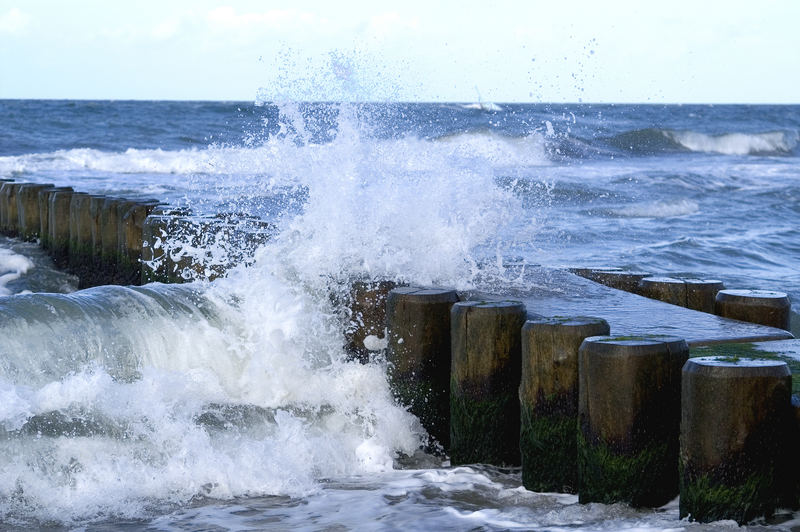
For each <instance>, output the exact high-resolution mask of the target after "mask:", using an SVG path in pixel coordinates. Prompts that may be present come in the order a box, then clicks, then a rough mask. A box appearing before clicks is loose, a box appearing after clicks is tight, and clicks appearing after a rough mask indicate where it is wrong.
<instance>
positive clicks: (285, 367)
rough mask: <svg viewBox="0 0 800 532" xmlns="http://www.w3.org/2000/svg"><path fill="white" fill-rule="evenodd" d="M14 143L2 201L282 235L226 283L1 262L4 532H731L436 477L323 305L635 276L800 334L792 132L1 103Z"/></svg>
mask: <svg viewBox="0 0 800 532" xmlns="http://www.w3.org/2000/svg"><path fill="white" fill-rule="evenodd" d="M0 124H2V125H1V126H0V178H12V179H17V180H21V181H34V182H48V183H54V184H68V185H71V186H73V187H74V188H76V189H77V190H83V191H90V192H103V193H108V194H112V195H118V196H123V197H142V198H143V197H155V198H158V199H165V200H167V201H169V202H170V203H171V204H173V205H180V206H188V207H191V208H192V209H193V210H194V211H195V212H199V213H220V212H235V213H239V214H240V215H241V214H250V215H254V216H258V217H260V218H263V219H265V220H269V221H270V222H273V223H274V224H275V227H276V231H275V234H274V236H273V238H272V239H271V240H270V241H269V242H268V243H267V244H266V245H265V246H263V247H262V248H260V249H259V250H258V252H257V253H256V255H255V257H254V260H253V263H252V264H251V265H249V266H248V267H240V268H237V269H234V270H233V271H231V272H230V274H229V275H228V276H227V277H226V278H224V279H219V280H217V281H214V282H213V283H194V284H190V285H180V286H166V285H158V284H154V285H148V286H144V287H139V288H125V287H101V288H96V289H91V290H86V291H80V292H74V285H75V283H74V279H70V278H69V277H67V276H64V275H63V274H60V273H58V272H56V271H55V270H52V269H51V267H50V266H49V265H48V264H47V261H46V259H45V258H44V257H42V256H41V254H37V252H36V249H35V247H34V246H32V245H30V244H22V243H16V242H14V241H11V240H2V241H0V525H2V526H3V527H4V528H13V527H18V528H37V527H39V528H40V527H50V528H53V529H62V528H65V529H70V528H75V527H83V529H86V530H108V529H131V530H139V529H152V530H194V529H208V530H217V529H232V530H263V529H287V528H310V529H349V528H354V529H380V530H383V529H413V528H426V529H465V530H472V529H478V530H481V529H486V530H495V529H531V528H535V529H547V530H575V529H580V530H622V529H627V530H642V529H653V530H675V529H709V530H720V529H724V528H727V527H731V526H733V525H732V524H731V523H715V524H712V525H703V526H701V525H697V524H694V523H689V522H687V521H680V520H678V512H677V506H676V505H675V504H674V503H673V504H671V505H668V506H667V507H665V508H662V509H658V510H653V511H646V510H634V509H631V508H628V507H627V506H624V505H612V506H607V505H600V504H591V505H579V504H577V500H576V498H575V497H573V496H568V495H559V494H538V493H532V492H528V491H526V490H524V489H523V488H521V487H520V479H519V472H518V471H515V470H499V469H497V468H491V467H486V466H482V465H475V466H473V467H459V468H440V467H439V466H440V465H441V460H440V459H438V458H436V457H434V456H428V455H425V454H423V453H421V452H420V451H419V450H418V449H419V448H420V445H421V444H422V443H423V442H424V439H425V435H424V433H423V431H422V429H421V427H420V426H419V424H418V422H417V421H416V419H414V418H413V416H411V415H410V414H409V413H408V412H406V411H405V409H404V408H402V407H401V406H399V405H397V404H395V402H394V400H393V398H392V395H391V392H390V390H389V388H388V385H387V383H386V379H385V367H384V363H383V361H382V358H381V355H380V353H377V354H376V356H375V357H374V360H373V361H372V362H371V363H369V364H360V363H358V362H353V361H350V360H348V358H347V356H346V354H345V352H344V350H343V348H342V345H343V341H344V340H343V337H342V330H343V327H344V321H345V319H346V317H345V316H344V315H343V314H342V311H341V309H340V308H338V307H337V306H336V305H334V304H333V303H332V301H334V300H335V299H336V297H335V296H336V293H337V292H339V291H341V290H344V289H345V287H346V286H347V283H348V281H350V280H352V279H356V278H364V277H380V278H390V279H396V280H399V281H404V282H409V283H418V284H425V285H442V286H451V287H456V288H470V287H474V286H479V287H480V286H486V285H487V284H490V283H491V284H492V286H502V284H503V282H504V281H505V280H506V279H504V277H503V276H504V273H503V270H502V268H501V265H502V264H503V263H507V262H509V261H513V262H514V263H515V264H520V263H525V264H537V265H543V266H547V267H555V268H561V267H566V266H576V265H581V266H600V265H602V266H621V267H625V268H633V269H637V270H646V271H651V272H654V273H658V274H691V275H693V276H699V277H706V278H717V279H721V280H723V281H724V282H725V283H726V285H727V286H728V287H730V288H763V289H779V290H783V291H786V292H788V293H789V295H790V297H791V298H792V300H793V301H794V302H795V307H794V308H795V315H794V316H793V318H794V329H795V333H797V328H798V325H797V314H796V311H797V303H796V302H798V301H800V269H798V264H800V227H799V226H798V223H797V222H798V219H800V217H799V216H798V215H800V142H799V141H798V132H800V107H797V106H630V105H627V106H626V105H620V106H611V105H602V106H596V105H566V106H555V105H553V106H550V105H511V104H501V105H499V106H494V107H490V106H486V105H483V106H481V105H464V104H362V105H348V104H284V105H271V104H265V105H253V104H252V103H220V102H86V101H81V102H77V101H0ZM797 524H798V522H797V521H796V520H795V516H794V515H792V514H788V513H786V514H782V515H781V516H780V517H779V518H778V519H777V520H775V521H772V522H770V524H769V526H770V527H783V528H787V529H788V528H789V527H791V526H797ZM753 528H757V526H756V525H754V527H753Z"/></svg>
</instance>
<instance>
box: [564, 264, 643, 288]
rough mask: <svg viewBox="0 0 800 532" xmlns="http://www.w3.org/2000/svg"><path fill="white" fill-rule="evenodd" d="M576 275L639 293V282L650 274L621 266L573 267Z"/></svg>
mask: <svg viewBox="0 0 800 532" xmlns="http://www.w3.org/2000/svg"><path fill="white" fill-rule="evenodd" d="M571 271H572V272H573V273H575V274H576V275H580V276H581V277H585V278H586V279H590V280H592V281H594V282H596V283H600V284H602V285H605V286H608V287H611V288H616V289H617V290H623V291H625V292H631V293H633V294H638V293H639V292H640V290H639V283H640V282H641V280H642V279H644V278H645V277H649V276H650V274H649V273H647V272H642V271H626V270H623V269H621V268H615V267H606V268H573V269H572V270H571Z"/></svg>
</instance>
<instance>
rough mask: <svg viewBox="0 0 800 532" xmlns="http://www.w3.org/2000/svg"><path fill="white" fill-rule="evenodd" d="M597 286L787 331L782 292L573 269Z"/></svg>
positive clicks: (643, 274)
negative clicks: (734, 288) (738, 288)
mask: <svg viewBox="0 0 800 532" xmlns="http://www.w3.org/2000/svg"><path fill="white" fill-rule="evenodd" d="M571 271H572V272H573V273H575V274H577V275H580V276H581V277H585V278H587V279H591V280H592V281H595V282H597V283H600V284H603V285H606V286H609V287H611V288H616V289H618V290H624V291H626V292H631V293H634V294H638V295H640V296H645V297H648V298H650V299H656V300H659V301H663V302H665V303H670V304H672V305H678V306H681V307H686V308H689V309H692V310H699V311H701V312H707V313H709V314H716V315H718V316H722V317H725V318H733V319H737V320H741V321H748V322H750V323H758V324H760V325H767V326H769V327H776V328H778V329H785V330H787V331H788V330H790V318H791V304H790V302H789V298H788V296H787V295H786V294H785V293H784V292H777V291H769V290H725V285H724V284H723V283H722V281H719V280H716V279H694V278H686V279H681V278H675V277H663V276H654V275H652V274H651V273H649V272H639V271H629V270H623V269H621V268H615V267H607V268H573V269H572V270H571Z"/></svg>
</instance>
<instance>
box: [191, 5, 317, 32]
mask: <svg viewBox="0 0 800 532" xmlns="http://www.w3.org/2000/svg"><path fill="white" fill-rule="evenodd" d="M206 21H207V22H208V24H209V25H210V26H211V27H212V28H215V29H221V30H248V29H263V28H270V29H298V28H303V27H320V26H324V25H325V20H324V19H321V18H319V17H318V16H317V15H315V14H314V13H309V12H307V11H298V10H296V9H272V10H270V11H264V12H262V13H237V11H236V10H235V9H234V8H233V7H230V6H222V7H218V8H216V9H212V10H211V11H209V12H208V14H207V15H206Z"/></svg>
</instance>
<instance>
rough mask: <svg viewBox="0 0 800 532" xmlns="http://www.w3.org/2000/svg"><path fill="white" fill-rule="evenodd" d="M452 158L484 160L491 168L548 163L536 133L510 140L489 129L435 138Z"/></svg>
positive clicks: (543, 143) (542, 145)
mask: <svg viewBox="0 0 800 532" xmlns="http://www.w3.org/2000/svg"><path fill="white" fill-rule="evenodd" d="M435 142H436V143H437V144H438V145H440V146H445V147H446V148H447V149H449V150H450V151H452V153H453V155H455V156H460V157H464V158H466V159H484V160H486V161H487V162H489V163H490V164H492V165H493V166H540V165H543V164H549V159H548V156H547V148H546V144H545V139H544V137H543V136H542V135H540V134H538V133H531V134H529V135H527V136H524V137H510V136H507V135H502V134H500V133H495V132H493V131H489V130H478V131H470V132H468V133H457V134H455V135H446V136H444V137H439V138H437V139H435Z"/></svg>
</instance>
